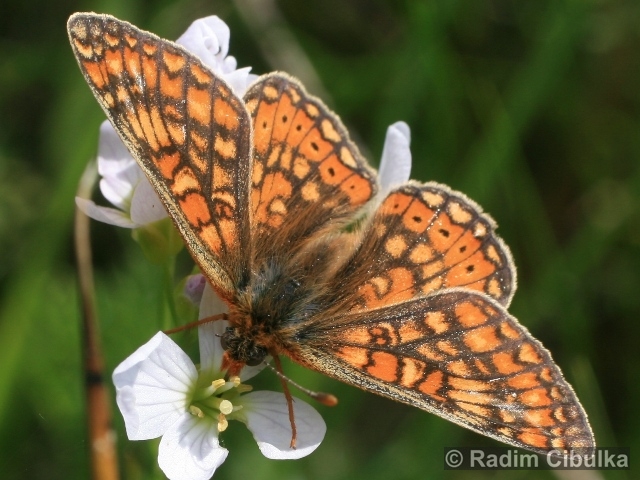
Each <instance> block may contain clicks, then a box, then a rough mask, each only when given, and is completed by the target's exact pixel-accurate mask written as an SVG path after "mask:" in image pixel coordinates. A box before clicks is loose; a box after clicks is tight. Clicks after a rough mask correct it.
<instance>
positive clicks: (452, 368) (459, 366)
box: [447, 360, 471, 377]
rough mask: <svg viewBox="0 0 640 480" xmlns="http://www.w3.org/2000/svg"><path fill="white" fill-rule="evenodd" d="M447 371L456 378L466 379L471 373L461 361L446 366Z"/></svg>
mask: <svg viewBox="0 0 640 480" xmlns="http://www.w3.org/2000/svg"><path fill="white" fill-rule="evenodd" d="M447 370H449V372H451V373H452V374H454V375H456V376H458V377H466V376H468V375H469V374H470V373H471V370H470V369H469V365H468V364H467V362H465V361H463V360H456V361H455V362H449V363H448V364H447Z"/></svg>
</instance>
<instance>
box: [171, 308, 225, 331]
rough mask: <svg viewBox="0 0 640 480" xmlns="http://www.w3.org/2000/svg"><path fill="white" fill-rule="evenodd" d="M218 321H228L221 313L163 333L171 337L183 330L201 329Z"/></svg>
mask: <svg viewBox="0 0 640 480" xmlns="http://www.w3.org/2000/svg"><path fill="white" fill-rule="evenodd" d="M217 320H227V314H226V313H219V314H218V315H211V316H210V317H204V318H201V319H200V320H196V321H195V322H190V323H187V324H186V325H180V326H179V327H176V328H170V329H169V330H164V331H163V333H165V334H166V335H171V334H172V333H178V332H182V331H183V330H190V329H192V328H195V327H199V326H200V325H202V324H204V323H209V322H215V321H217Z"/></svg>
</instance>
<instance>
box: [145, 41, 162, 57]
mask: <svg viewBox="0 0 640 480" xmlns="http://www.w3.org/2000/svg"><path fill="white" fill-rule="evenodd" d="M142 50H143V51H144V53H146V54H147V55H155V54H156V52H157V51H158V47H157V46H156V45H154V44H153V43H143V44H142Z"/></svg>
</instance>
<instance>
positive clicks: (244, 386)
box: [236, 383, 253, 393]
mask: <svg viewBox="0 0 640 480" xmlns="http://www.w3.org/2000/svg"><path fill="white" fill-rule="evenodd" d="M236 390H238V393H247V392H250V391H251V390H253V387H252V386H251V385H247V384H246V383H241V384H240V385H238V386H237V387H236Z"/></svg>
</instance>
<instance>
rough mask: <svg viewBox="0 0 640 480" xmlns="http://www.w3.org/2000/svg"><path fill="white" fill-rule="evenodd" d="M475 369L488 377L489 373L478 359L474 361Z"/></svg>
mask: <svg viewBox="0 0 640 480" xmlns="http://www.w3.org/2000/svg"><path fill="white" fill-rule="evenodd" d="M474 363H475V364H476V368H477V369H478V370H480V373H482V374H483V375H489V374H490V373H491V371H490V370H489V369H488V368H487V366H486V365H485V364H484V363H483V362H482V361H481V360H479V359H477V358H476V359H475V362H474Z"/></svg>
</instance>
